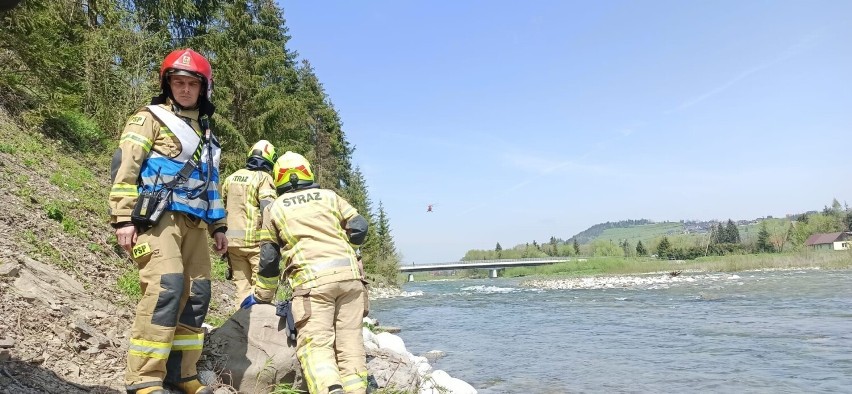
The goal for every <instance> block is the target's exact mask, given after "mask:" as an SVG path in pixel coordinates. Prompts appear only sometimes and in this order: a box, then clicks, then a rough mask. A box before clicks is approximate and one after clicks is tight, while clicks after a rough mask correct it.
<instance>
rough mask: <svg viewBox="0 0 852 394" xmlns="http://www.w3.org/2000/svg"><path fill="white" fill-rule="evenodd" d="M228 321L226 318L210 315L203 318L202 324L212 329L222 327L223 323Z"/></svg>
mask: <svg viewBox="0 0 852 394" xmlns="http://www.w3.org/2000/svg"><path fill="white" fill-rule="evenodd" d="M226 321H228V318H227V317H224V316H219V315H211V314H209V313H208V314H207V317H206V318H204V322H205V323H207V324H209V325H211V326H213V327H222V325H223V324H225V322H226Z"/></svg>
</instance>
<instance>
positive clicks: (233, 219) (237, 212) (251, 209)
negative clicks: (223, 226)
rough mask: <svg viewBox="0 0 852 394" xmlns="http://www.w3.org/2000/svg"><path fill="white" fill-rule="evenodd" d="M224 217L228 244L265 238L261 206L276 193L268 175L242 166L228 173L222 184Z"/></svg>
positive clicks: (250, 243) (250, 244)
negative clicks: (225, 212)
mask: <svg viewBox="0 0 852 394" xmlns="http://www.w3.org/2000/svg"><path fill="white" fill-rule="evenodd" d="M222 196H223V198H224V200H225V211H227V213H228V215H227V220H228V232H227V233H226V234H227V235H228V245H229V246H233V247H255V246H258V245H259V244H260V241H261V240H264V239H267V240H268V239H269V235H270V234H269V233H267V232H265V231H263V229H262V225H263V221H262V218H261V214H262V212H263V210H262V208H263V206H265V205H266V204H269V203H272V201H274V200H275V197H276V196H277V193H276V192H275V186H274V185H273V184H272V175H269V173H267V172H264V171H252V170H247V169H245V168H243V169H241V170H239V171H237V172H235V173H233V174H231V176H229V177H228V178H227V179H225V182H224V184H223V185H222Z"/></svg>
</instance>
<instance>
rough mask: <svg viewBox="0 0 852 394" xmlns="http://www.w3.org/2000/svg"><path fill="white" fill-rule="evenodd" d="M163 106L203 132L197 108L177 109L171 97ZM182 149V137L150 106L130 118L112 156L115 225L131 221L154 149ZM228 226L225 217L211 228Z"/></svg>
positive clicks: (172, 152) (168, 153)
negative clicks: (144, 167) (143, 169)
mask: <svg viewBox="0 0 852 394" xmlns="http://www.w3.org/2000/svg"><path fill="white" fill-rule="evenodd" d="M160 106H161V107H162V108H165V109H166V110H168V111H170V112H172V113H174V114H175V115H177V116H178V117H179V118H181V119H183V120H184V121H188V122H189V125H190V126H192V128H193V129H194V130H195V131H196V132H197V133H199V134H201V131H200V130H201V126H200V125H199V124H198V111H197V110H178V112H175V110H174V109H173V107H172V104H171V100H169V101H168V102H167V103H165V104H160ZM181 150H182V146H181V142H180V139H179V138H178V137H177V136H176V135H175V134H174V133H173V132H171V130H169V128H168V127H166V126H165V125H164V124H161V122H160V121H159V120H158V119H157V117H156V116H154V115H153V114H152V113H151V112H150V110H148V108H145V107H143V108H141V109H139V110H138V111H137V112H136V114H135V115H133V116H131V117H130V119H128V120H127V124H125V126H124V131H123V132H122V134H121V140H119V143H118V150H117V151H116V154H115V155H114V156H113V159H112V166H111V172H112V174H111V175H112V189H111V190H110V193H109V211H110V223H111V224H113V225H115V224H119V223H125V222H130V215H131V213H132V212H133V207H134V206H135V205H136V200H137V198H138V197H139V189H138V184H139V179H140V178H139V176H140V171H141V168H142V165H143V163H144V162H145V160H146V159H147V158H148V156H149V153H150V152H151V151H154V152H157V153H159V154H161V155H163V156H165V157H169V158H176V157H178V155H180V153H181ZM225 225H226V222H225V219H224V218H223V219H219V220H216V221H214V222H213V223H210V224H209V225H208V226H207V228H208V231H209V232H210V233H211V234H212V233H213V232H214V231H216V230H217V229H219V228H221V227H225Z"/></svg>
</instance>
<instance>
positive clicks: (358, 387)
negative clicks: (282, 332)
mask: <svg viewBox="0 0 852 394" xmlns="http://www.w3.org/2000/svg"><path fill="white" fill-rule="evenodd" d="M368 302H369V301H368V298H367V289H366V287H365V286H364V283H363V282H361V281H360V280H357V279H353V280H347V281H343V282H335V283H329V284H325V285H320V286H317V287H314V288H310V289H295V290H294V291H293V318H294V319H295V321H296V329H297V334H296V355H297V356H298V358H299V362H300V363H301V365H302V372H303V373H304V375H305V380H306V381H307V383H308V390H309V391H310V393H311V394H327V393H328V387H329V386H331V385H341V386H342V387H343V390H344V391H346V392H347V393H357V394H364V393H366V392H367V361H366V354H365V351H364V338H363V336H362V334H361V327H362V322H363V318H364V311H365V310H368V309H369V308H368V304H367V303H368Z"/></svg>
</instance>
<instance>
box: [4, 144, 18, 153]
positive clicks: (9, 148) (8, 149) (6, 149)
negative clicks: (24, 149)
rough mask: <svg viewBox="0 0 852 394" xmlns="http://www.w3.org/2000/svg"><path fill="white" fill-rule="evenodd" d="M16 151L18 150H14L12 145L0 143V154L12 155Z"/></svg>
mask: <svg viewBox="0 0 852 394" xmlns="http://www.w3.org/2000/svg"><path fill="white" fill-rule="evenodd" d="M17 151H18V148H16V147H15V146H14V145H12V144H9V143H5V142H0V153H8V154H11V155H14V154H15V153H16V152H17Z"/></svg>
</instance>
